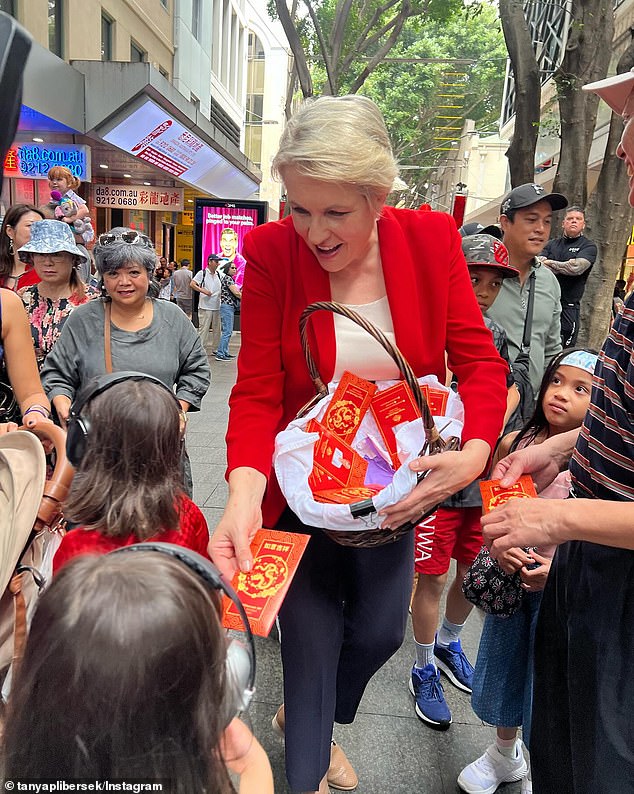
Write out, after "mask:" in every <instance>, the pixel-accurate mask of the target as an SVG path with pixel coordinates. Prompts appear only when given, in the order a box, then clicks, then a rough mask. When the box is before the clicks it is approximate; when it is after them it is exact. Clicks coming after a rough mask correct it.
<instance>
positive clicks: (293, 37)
mask: <svg viewBox="0 0 634 794" xmlns="http://www.w3.org/2000/svg"><path fill="white" fill-rule="evenodd" d="M275 8H276V9H277V15H278V17H279V20H280V22H281V23H282V27H283V28H284V33H285V34H286V38H287V39H288V46H289V47H290V48H291V52H292V53H293V58H294V59H295V71H296V72H297V79H298V80H299V85H300V88H301V89H302V94H303V95H304V99H308V97H311V96H312V95H313V80H312V78H311V76H310V70H309V68H308V63H307V62H306V55H305V54H304V48H303V47H302V42H301V39H300V38H299V33H298V32H297V29H296V28H295V24H294V22H293V17H292V16H291V12H290V11H289V10H288V7H287V5H286V0H275Z"/></svg>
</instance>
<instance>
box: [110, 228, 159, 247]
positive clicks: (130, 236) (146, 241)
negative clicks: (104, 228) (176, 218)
mask: <svg viewBox="0 0 634 794" xmlns="http://www.w3.org/2000/svg"><path fill="white" fill-rule="evenodd" d="M97 241H98V243H99V245H102V246H107V245H112V244H113V243H116V242H121V243H127V244H128V245H142V246H144V247H145V248H154V245H153V243H152V241H151V240H150V238H149V237H148V236H147V235H145V234H140V233H139V232H136V231H134V229H132V230H131V231H129V232H122V233H121V234H115V233H114V232H106V233H105V234H100V235H99V237H98V238H97Z"/></svg>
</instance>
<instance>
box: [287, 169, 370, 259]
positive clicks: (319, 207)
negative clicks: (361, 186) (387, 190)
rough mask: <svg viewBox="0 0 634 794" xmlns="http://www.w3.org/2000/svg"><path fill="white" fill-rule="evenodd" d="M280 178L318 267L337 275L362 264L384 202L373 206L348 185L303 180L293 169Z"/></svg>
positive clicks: (292, 212) (294, 222)
mask: <svg viewBox="0 0 634 794" xmlns="http://www.w3.org/2000/svg"><path fill="white" fill-rule="evenodd" d="M283 178H284V184H285V186H286V194H287V197H288V203H289V206H290V208H291V215H292V217H293V224H294V226H295V230H296V232H297V234H299V236H300V237H301V238H302V240H304V242H305V243H306V245H307V246H308V247H309V248H310V250H311V251H312V253H313V254H314V255H315V258H316V259H317V261H318V262H319V264H320V265H321V267H322V268H323V269H324V270H326V271H327V272H328V273H338V272H340V271H342V270H343V269H344V268H346V267H349V266H350V265H355V264H359V263H361V262H362V261H363V260H364V258H365V257H366V256H367V254H368V253H369V251H370V250H371V248H372V246H373V245H374V244H376V242H377V240H378V236H377V227H376V222H377V218H378V215H379V212H380V209H381V206H382V204H383V202H380V203H379V202H377V203H376V204H374V205H373V204H372V203H371V202H370V201H369V200H368V199H367V198H366V196H365V195H364V194H363V193H361V192H360V191H359V190H358V189H357V188H355V187H353V186H351V185H347V184H343V183H339V182H325V181H322V180H320V179H313V178H312V177H308V176H302V175H301V174H298V173H297V172H296V171H295V170H294V169H292V168H288V169H286V170H285V172H284V174H283Z"/></svg>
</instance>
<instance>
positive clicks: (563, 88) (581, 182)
mask: <svg viewBox="0 0 634 794" xmlns="http://www.w3.org/2000/svg"><path fill="white" fill-rule="evenodd" d="M573 13H574V19H573V21H572V23H571V24H570V32H569V34H568V42H567V44H566V51H565V54H564V58H563V60H562V62H561V66H560V67H559V68H558V69H557V72H556V73H555V82H556V84H557V94H558V97H557V98H558V100H559V116H560V123H561V147H560V153H559V163H558V165H557V174H556V176H555V182H554V185H553V190H554V191H555V192H557V193H563V194H564V196H566V198H567V199H568V201H569V202H570V204H578V205H579V206H581V207H585V205H586V201H587V198H588V179H587V170H586V169H585V168H580V167H579V164H580V163H587V162H588V158H589V156H590V147H591V145H592V138H593V136H594V128H595V125H596V121H597V109H598V106H599V97H598V96H597V95H596V94H591V93H588V92H587V91H582V90H581V86H582V85H584V84H585V83H590V82H594V81H595V80H602V79H603V78H604V77H605V76H606V74H607V72H608V66H609V64H610V55H611V53H612V36H613V34H614V17H613V12H612V0H575V2H574V3H573ZM558 231H559V228H558V227H557V226H556V225H555V224H553V233H554V232H558Z"/></svg>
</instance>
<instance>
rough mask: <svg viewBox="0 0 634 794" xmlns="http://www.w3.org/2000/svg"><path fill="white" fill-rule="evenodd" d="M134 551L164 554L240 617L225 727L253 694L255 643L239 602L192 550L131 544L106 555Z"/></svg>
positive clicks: (232, 646)
mask: <svg viewBox="0 0 634 794" xmlns="http://www.w3.org/2000/svg"><path fill="white" fill-rule="evenodd" d="M134 551H156V552H159V553H160V554H167V555H168V556H169V557H172V558H173V559H175V560H179V562H182V563H183V564H184V565H186V566H187V567H188V568H189V570H190V571H192V572H193V573H195V574H196V575H197V576H199V577H200V578H201V579H202V580H203V582H204V583H205V586H206V587H207V588H208V589H209V590H212V591H216V590H220V591H221V592H222V593H224V594H225V595H226V596H227V597H228V598H229V599H231V601H232V602H233V604H234V606H235V608H236V609H237V610H238V612H239V613H240V617H241V619H242V623H243V624H244V632H245V634H246V640H247V644H246V645H244V643H242V642H240V640H236V639H231V640H229V642H228V643H227V663H226V665H227V666H226V679H227V713H226V715H225V725H228V724H229V723H230V722H231V720H232V719H233V718H234V717H236V716H237V715H238V714H240V713H241V712H243V711H246V710H247V709H248V708H249V704H250V703H251V699H252V698H253V695H254V693H255V643H254V642H253V634H252V633H251V626H250V625H249V619H248V617H247V615H246V612H245V611H244V607H243V606H242V604H241V603H240V599H239V598H238V596H237V595H236V593H235V590H234V589H233V587H231V585H229V584H227V582H225V580H224V579H223V578H222V575H221V573H220V571H219V570H218V569H217V568H216V566H215V565H214V564H213V563H212V562H211V561H210V560H208V559H206V558H205V557H203V556H202V555H201V554H198V553H197V552H195V551H192V550H191V549H187V548H185V547H183V546H176V545H175V544H173V543H152V542H149V543H134V544H133V545H132V546H123V547H122V548H120V549H115V550H114V551H110V552H108V554H126V553H128V552H134Z"/></svg>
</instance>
